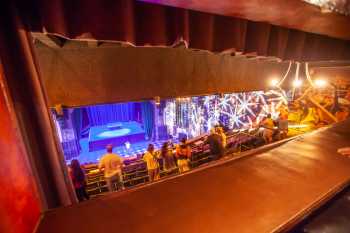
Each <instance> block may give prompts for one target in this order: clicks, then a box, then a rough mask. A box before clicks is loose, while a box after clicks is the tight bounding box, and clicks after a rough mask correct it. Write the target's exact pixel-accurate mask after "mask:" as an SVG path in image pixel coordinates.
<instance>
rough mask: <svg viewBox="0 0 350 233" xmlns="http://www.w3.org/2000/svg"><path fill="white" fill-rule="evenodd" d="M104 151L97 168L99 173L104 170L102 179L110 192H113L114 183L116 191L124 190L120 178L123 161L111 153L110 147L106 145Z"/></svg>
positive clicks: (121, 178) (121, 177) (111, 148)
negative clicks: (103, 178)
mask: <svg viewBox="0 0 350 233" xmlns="http://www.w3.org/2000/svg"><path fill="white" fill-rule="evenodd" d="M106 149H107V153H106V154H104V155H103V156H102V157H101V159H100V162H99V165H98V168H99V169H100V171H102V169H104V177H105V180H106V183H107V186H108V190H109V191H110V192H113V191H115V185H114V184H115V183H117V190H118V189H124V184H123V176H122V167H123V159H122V158H121V157H120V156H119V155H117V154H114V153H113V146H112V145H107V147H106Z"/></svg>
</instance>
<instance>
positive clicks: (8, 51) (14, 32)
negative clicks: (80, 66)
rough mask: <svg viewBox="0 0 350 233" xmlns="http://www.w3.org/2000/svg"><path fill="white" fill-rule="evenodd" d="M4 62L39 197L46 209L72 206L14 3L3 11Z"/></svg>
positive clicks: (0, 55) (0, 47)
mask: <svg viewBox="0 0 350 233" xmlns="http://www.w3.org/2000/svg"><path fill="white" fill-rule="evenodd" d="M0 59H1V62H2V69H3V77H2V79H3V83H4V84H5V85H7V86H8V91H9V96H8V98H9V99H8V101H9V103H11V110H10V111H11V112H12V113H13V114H14V118H13V121H16V122H15V123H16V124H17V125H18V128H19V129H18V130H19V132H20V135H19V140H18V143H19V144H20V145H16V144H14V145H13V146H14V147H16V146H23V147H24V148H25V154H24V155H23V156H26V159H28V161H30V164H31V168H32V171H33V175H34V178H35V179H36V181H37V188H38V191H39V194H43V195H39V196H40V197H42V206H43V207H44V209H46V208H52V207H58V206H61V205H69V204H71V203H72V201H74V200H75V199H74V198H75V197H74V196H73V195H72V194H73V193H72V190H70V189H69V188H68V189H67V187H70V180H69V178H68V176H67V174H66V168H65V165H64V161H63V157H62V156H60V149H59V147H58V144H56V143H55V140H53V138H54V137H55V133H54V126H53V124H52V121H51V119H50V117H51V115H50V113H49V109H48V107H47V104H46V96H45V94H44V91H43V88H42V85H41V80H40V75H39V72H38V66H37V64H36V59H35V54H34V51H33V44H32V38H31V35H30V31H29V30H28V27H27V25H26V24H24V22H23V21H22V18H21V17H20V15H19V12H18V10H17V9H16V8H15V6H14V5H13V4H11V3H8V4H6V3H4V4H2V6H1V9H0ZM3 130H4V128H0V131H3ZM6 156H11V155H6ZM2 159H6V158H5V157H4V158H2ZM13 166H14V167H17V166H19V164H13ZM14 182H16V181H15V180H14Z"/></svg>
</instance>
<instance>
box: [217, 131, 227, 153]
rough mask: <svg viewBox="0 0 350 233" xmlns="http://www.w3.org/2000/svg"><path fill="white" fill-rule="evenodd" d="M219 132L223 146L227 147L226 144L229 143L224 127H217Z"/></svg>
mask: <svg viewBox="0 0 350 233" xmlns="http://www.w3.org/2000/svg"><path fill="white" fill-rule="evenodd" d="M217 134H219V136H220V138H221V144H222V147H223V148H224V149H225V148H226V144H227V137H226V134H225V133H224V130H223V128H222V127H218V128H217Z"/></svg>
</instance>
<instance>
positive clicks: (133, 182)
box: [84, 130, 262, 197]
mask: <svg viewBox="0 0 350 233" xmlns="http://www.w3.org/2000/svg"><path fill="white" fill-rule="evenodd" d="M205 138H206V136H202V137H198V138H194V139H192V140H190V141H189V142H188V143H189V145H190V146H191V150H192V155H191V159H190V167H191V169H195V168H197V167H200V166H202V165H205V164H208V163H209V162H211V161H212V157H211V154H210V149H209V145H208V144H206V143H205ZM261 140H262V139H261V137H260V136H259V133H258V131H248V130H247V131H238V132H227V147H226V154H227V155H230V156H235V155H236V154H238V153H240V152H242V151H246V150H249V149H253V148H256V147H257V146H260V145H261V143H258V142H261ZM158 163H159V166H160V177H161V178H163V177H167V176H171V175H175V174H178V173H179V170H178V168H177V167H176V168H175V169H173V170H171V171H165V170H164V169H163V160H162V159H158ZM124 165H125V166H124V167H123V170H122V174H123V183H124V187H125V188H131V187H135V186H138V185H142V184H145V183H147V182H148V181H149V178H148V172H147V167H146V164H145V162H144V161H143V160H142V155H141V154H139V155H137V156H135V157H133V158H132V159H128V160H125V161H124ZM84 169H85V171H86V173H87V187H86V189H87V192H88V194H89V195H90V196H91V197H97V196H99V195H103V194H104V193H106V192H108V188H107V185H106V182H105V180H104V177H103V173H102V172H100V171H99V170H98V166H97V164H90V165H85V166H84Z"/></svg>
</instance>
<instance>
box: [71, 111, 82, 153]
mask: <svg viewBox="0 0 350 233" xmlns="http://www.w3.org/2000/svg"><path fill="white" fill-rule="evenodd" d="M72 123H73V126H74V133H75V137H76V139H75V140H76V142H77V147H78V149H79V151H80V150H81V146H80V143H79V141H80V138H81V131H82V128H83V111H82V109H81V108H75V109H74V110H73V112H72Z"/></svg>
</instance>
